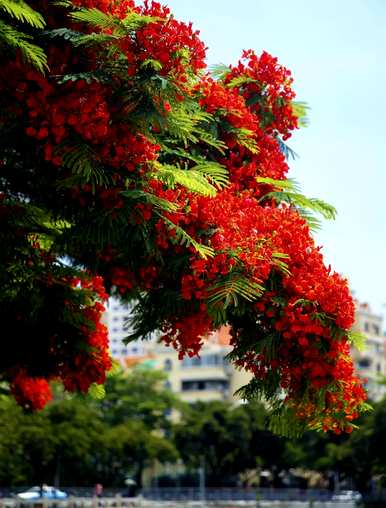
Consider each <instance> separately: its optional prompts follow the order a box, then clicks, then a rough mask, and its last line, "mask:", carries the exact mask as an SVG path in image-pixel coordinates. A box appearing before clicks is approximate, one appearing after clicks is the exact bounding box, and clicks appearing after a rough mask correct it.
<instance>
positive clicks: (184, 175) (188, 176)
mask: <svg viewBox="0 0 386 508" xmlns="http://www.w3.org/2000/svg"><path fill="white" fill-rule="evenodd" d="M155 167H156V168H157V171H156V172H154V173H152V175H151V176H152V177H153V178H155V179H157V180H161V181H163V182H164V183H166V184H167V185H169V186H170V187H172V188H173V187H174V186H175V185H176V184H180V185H183V186H184V187H186V188H187V189H188V190H189V191H191V192H196V193H198V194H202V195H203V196H210V197H213V196H215V195H216V194H217V189H216V187H214V186H213V185H212V184H211V183H210V182H208V180H207V179H206V178H205V175H203V174H202V173H201V172H200V171H194V170H192V169H187V170H184V169H181V168H179V167H177V166H172V165H169V164H163V165H162V164H160V163H156V164H155Z"/></svg>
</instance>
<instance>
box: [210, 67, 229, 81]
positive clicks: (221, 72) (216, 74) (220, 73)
mask: <svg viewBox="0 0 386 508" xmlns="http://www.w3.org/2000/svg"><path fill="white" fill-rule="evenodd" d="M230 72H231V69H230V67H229V65H225V64H223V63H220V64H216V65H211V66H210V67H209V73H210V74H211V75H212V76H213V78H214V79H218V80H223V79H224V78H225V77H226V76H227V74H229V73H230Z"/></svg>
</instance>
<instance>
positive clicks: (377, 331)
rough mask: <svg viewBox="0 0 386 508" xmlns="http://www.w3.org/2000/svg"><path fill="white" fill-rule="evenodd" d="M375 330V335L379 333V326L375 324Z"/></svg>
mask: <svg viewBox="0 0 386 508" xmlns="http://www.w3.org/2000/svg"><path fill="white" fill-rule="evenodd" d="M373 331H374V333H375V335H379V326H378V325H373Z"/></svg>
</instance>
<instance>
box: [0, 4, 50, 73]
mask: <svg viewBox="0 0 386 508" xmlns="http://www.w3.org/2000/svg"><path fill="white" fill-rule="evenodd" d="M0 16H1V17H0V51H1V53H5V54H7V53H8V52H9V50H11V51H12V53H14V51H15V50H16V49H18V50H19V51H20V54H21V56H22V58H23V60H24V62H25V63H26V64H27V65H29V66H31V67H35V68H36V69H37V70H39V71H40V72H42V73H43V72H45V70H46V69H47V58H46V55H45V53H44V51H43V49H42V48H41V47H39V46H38V45H36V44H35V43H34V42H33V41H34V37H33V36H32V35H29V34H28V33H25V32H24V31H22V28H20V27H19V26H18V25H23V24H26V25H27V26H28V27H29V28H31V27H32V28H34V29H42V28H43V27H44V26H45V21H44V19H43V17H42V15H41V14H40V13H39V12H37V11H35V10H34V9H32V8H31V7H30V6H29V5H28V4H27V3H26V2H24V1H23V0H0ZM15 21H16V25H17V26H14V24H15Z"/></svg>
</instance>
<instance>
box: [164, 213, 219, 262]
mask: <svg viewBox="0 0 386 508" xmlns="http://www.w3.org/2000/svg"><path fill="white" fill-rule="evenodd" d="M157 215H158V216H159V217H160V218H161V219H162V220H163V222H164V223H165V224H166V226H167V227H168V228H169V229H170V230H172V231H174V232H175V234H176V237H177V241H178V243H179V244H180V245H186V246H187V247H189V246H191V247H193V248H194V249H195V250H196V251H197V252H198V253H199V254H200V256H201V257H202V258H204V259H207V258H208V257H213V256H214V250H213V249H212V247H209V246H207V245H203V244H201V243H199V242H197V241H196V240H195V239H194V238H192V237H191V236H190V235H189V234H188V233H187V232H186V231H185V230H184V229H182V228H181V227H180V226H177V225H176V224H174V222H172V221H171V220H169V219H167V218H166V217H164V216H163V215H161V214H157Z"/></svg>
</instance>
